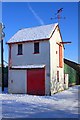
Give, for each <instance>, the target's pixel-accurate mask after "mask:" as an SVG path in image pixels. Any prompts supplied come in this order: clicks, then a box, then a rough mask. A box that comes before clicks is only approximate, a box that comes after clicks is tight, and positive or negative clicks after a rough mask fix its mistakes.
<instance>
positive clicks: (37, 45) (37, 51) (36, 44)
mask: <svg viewBox="0 0 80 120" xmlns="http://www.w3.org/2000/svg"><path fill="white" fill-rule="evenodd" d="M34 54H39V42H34Z"/></svg>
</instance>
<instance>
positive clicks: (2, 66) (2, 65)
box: [1, 39, 4, 91]
mask: <svg viewBox="0 0 80 120" xmlns="http://www.w3.org/2000/svg"><path fill="white" fill-rule="evenodd" d="M1 68H2V91H4V64H3V39H1Z"/></svg>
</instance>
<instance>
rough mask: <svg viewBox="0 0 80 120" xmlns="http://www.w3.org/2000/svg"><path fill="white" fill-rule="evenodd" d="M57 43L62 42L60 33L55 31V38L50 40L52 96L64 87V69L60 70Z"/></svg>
mask: <svg viewBox="0 0 80 120" xmlns="http://www.w3.org/2000/svg"><path fill="white" fill-rule="evenodd" d="M56 42H62V40H61V37H60V33H59V31H58V30H57V29H56V30H55V32H54V34H53V36H52V37H51V39H50V73H51V74H50V79H51V94H52V93H55V92H57V91H58V90H60V89H61V90H62V89H63V86H64V67H63V68H59V45H58V44H56ZM56 51H57V54H56ZM63 52H64V50H63ZM63 56H64V53H63ZM63 65H64V64H63ZM57 71H59V82H57ZM59 88H60V89H59Z"/></svg>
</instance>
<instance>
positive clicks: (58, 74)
mask: <svg viewBox="0 0 80 120" xmlns="http://www.w3.org/2000/svg"><path fill="white" fill-rule="evenodd" d="M57 82H59V71H57Z"/></svg>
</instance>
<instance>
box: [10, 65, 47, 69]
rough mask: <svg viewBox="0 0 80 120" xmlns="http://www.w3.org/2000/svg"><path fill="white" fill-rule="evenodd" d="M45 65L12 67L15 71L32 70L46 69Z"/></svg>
mask: <svg viewBox="0 0 80 120" xmlns="http://www.w3.org/2000/svg"><path fill="white" fill-rule="evenodd" d="M44 67H45V65H25V66H12V67H11V68H13V69H31V68H44Z"/></svg>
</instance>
